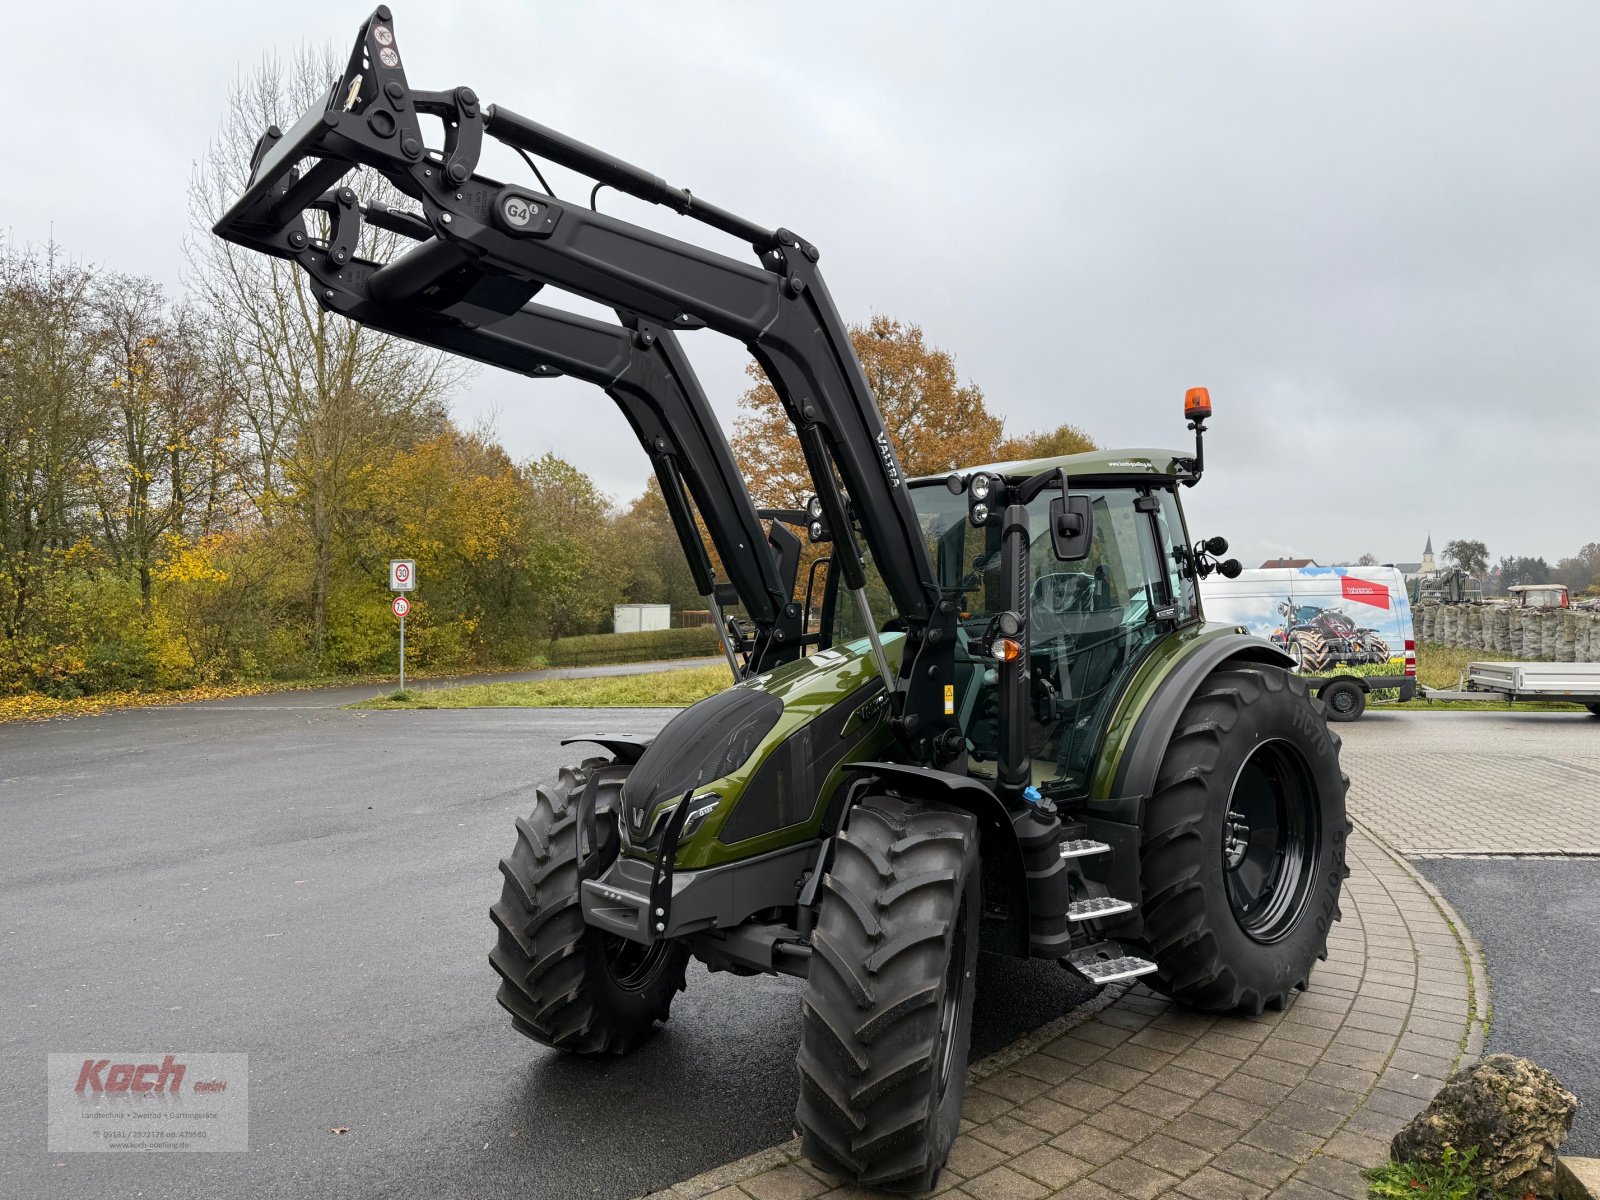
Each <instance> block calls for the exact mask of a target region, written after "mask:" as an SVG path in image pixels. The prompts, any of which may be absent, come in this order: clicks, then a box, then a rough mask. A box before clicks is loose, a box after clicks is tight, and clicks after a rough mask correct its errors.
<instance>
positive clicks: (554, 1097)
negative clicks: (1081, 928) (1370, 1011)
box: [0, 687, 1088, 1200]
mask: <svg viewBox="0 0 1600 1200" xmlns="http://www.w3.org/2000/svg"><path fill="white" fill-rule="evenodd" d="M383 690H384V689H383V688H381V687H367V688H359V689H339V690H337V691H331V692H322V693H288V694H283V695H277V696H256V697H245V698H241V699H238V700H227V701H217V702H211V703H206V704H195V705H185V706H181V707H174V708H161V709H144V710H133V711H125V712H118V713H109V714H106V715H103V716H99V717H85V718H79V719H75V720H68V721H54V722H43V723H28V724H11V725H5V726H0V830H3V838H0V968H3V969H0V1013H3V1015H4V1019H3V1021H0V1196H5V1197H7V1198H10V1197H35V1196H39V1197H44V1196H48V1197H80V1196H82V1197H90V1196H94V1197H99V1196H108V1195H144V1194H152V1195H154V1194H159V1195H161V1196H162V1197H164V1198H169V1200H183V1198H187V1197H202V1196H203V1197H208V1198H209V1197H284V1196H317V1197H325V1196H330V1195H338V1196H341V1197H363V1196H371V1197H379V1196H382V1197H386V1198H387V1197H407V1196H427V1197H469V1196H470V1197H484V1196H503V1195H512V1194H516V1195H520V1196H527V1197H589V1196H594V1197H616V1198H619V1200H625V1198H627V1197H632V1196H637V1195H640V1194H642V1193H645V1192H648V1191H651V1190H653V1189H656V1188H659V1187H663V1186H665V1185H667V1184H669V1183H672V1182H674V1181H676V1180H678V1179H681V1178H684V1177H686V1176H688V1175H692V1174H694V1173H696V1172H698V1171H702V1170H705V1169H708V1168H709V1167H712V1166H715V1165H717V1164H720V1163H722V1162H724V1161H727V1160H728V1159H731V1158H735V1157H738V1156H741V1155H744V1154H748V1153H750V1152H752V1151H755V1150H758V1149H761V1148H763V1147H765V1146H769V1145H772V1144H774V1143H776V1142H779V1141H782V1140H784V1139H785V1138H787V1137H788V1136H789V1134H790V1132H791V1120H792V1114H793V1109H794V1099H795V1088H796V1085H795V1081H794V1070H793V1059H794V1052H795V1048H796V1046H797V1044H798V1041H799V1020H800V1012H799V992H800V988H801V986H802V985H801V984H800V983H799V982H798V981H795V980H790V979H736V978H732V977H729V976H726V975H715V976H713V975H708V974H707V973H706V972H705V971H704V970H703V969H701V968H699V967H698V966H696V967H692V968H691V974H690V977H689V989H688V991H687V992H686V993H684V994H683V995H682V996H680V997H679V999H678V1001H677V1004H676V1006H675V1007H674V1010H673V1019H672V1021H671V1022H670V1024H669V1025H667V1026H666V1027H665V1028H664V1029H663V1030H662V1031H661V1032H660V1033H659V1034H658V1035H657V1036H656V1037H655V1038H653V1039H652V1040H651V1041H650V1042H649V1043H647V1044H646V1045H645V1046H644V1047H643V1048H642V1049H641V1050H640V1051H638V1052H637V1053H636V1054H635V1055H634V1056H632V1057H630V1058H628V1059H625V1060H607V1061H603V1062H600V1061H589V1060H577V1059H572V1058H568V1057H565V1056H562V1055H558V1054H555V1053H553V1052H551V1051H548V1050H546V1049H544V1048H542V1047H540V1046H537V1045H535V1044H534V1043H532V1042H530V1041H527V1040H526V1039H524V1038H522V1037H521V1036H520V1035H518V1034H516V1033H515V1032H513V1031H512V1030H511V1028H510V1026H509V1024H508V1022H507V1020H506V1019H505V1018H504V1015H503V1014H502V1012H501V1011H500V1009H499V1008H498V1006H497V1005H496V1004H495V1003H494V991H495V983H496V981H495V978H494V976H493V974H492V972H491V971H490V969H489V967H488V964H487V961H486V953H487V949H488V947H489V945H490V943H491V941H492V927H491V925H490V923H489V920H488V915H487V913H488V908H489V905H490V903H491V902H492V901H493V900H494V898H495V897H496V896H497V895H498V891H499V887H500V877H499V874H498V872H497V871H496V869H495V864H496V862H497V860H498V859H499V857H500V855H501V854H503V853H505V852H506V851H507V850H509V848H510V845H511V842H512V836H513V835H512V820H513V818H514V817H515V816H516V815H518V814H520V813H526V812H527V811H528V810H529V809H530V808H531V805H532V787H533V785H534V784H535V783H536V782H538V781H539V780H542V779H546V778H548V777H550V776H551V775H552V774H553V772H554V771H555V769H556V767H557V766H558V765H559V764H561V763H562V762H564V761H569V760H570V759H572V758H573V757H575V756H579V755H581V754H582V753H583V752H584V748H570V749H564V748H562V747H561V746H560V745H559V744H558V743H559V741H560V739H561V738H563V737H573V736H581V735H583V734H586V733H594V732H598V731H601V730H612V731H617V730H637V731H648V730H651V729H653V728H655V727H657V726H659V724H660V723H661V722H662V721H663V720H665V719H666V717H667V715H669V714H667V713H666V712H664V711H661V710H629V711H617V710H613V711H609V712H600V713H596V712H590V711H583V710H543V711H540V710H520V709H494V710H445V711H415V712H350V711H343V710H341V709H339V708H338V707H336V706H337V705H339V704H344V703H349V702H350V701H351V700H354V699H360V698H362V697H364V696H366V695H372V694H377V693H378V692H381V691H383ZM1087 996H1088V989H1087V988H1086V987H1085V986H1084V985H1082V984H1080V983H1077V982H1076V981H1075V980H1074V979H1073V978H1072V977H1070V976H1069V975H1068V974H1067V973H1066V972H1064V971H1062V970H1060V969H1059V968H1057V967H1054V966H1052V965H1049V964H1043V963H1016V962H1005V961H998V960H995V961H991V960H985V963H984V967H983V971H982V974H981V976H980V984H979V992H978V998H977V1013H976V1018H975V1029H974V1047H973V1052H974V1054H975V1055H981V1054H984V1053H987V1052H989V1051H992V1050H995V1049H997V1048H999V1047H1001V1046H1003V1045H1005V1044H1006V1043H1008V1042H1010V1041H1011V1040H1013V1039H1014V1038H1015V1037H1016V1036H1018V1035H1019V1034H1020V1033H1022V1032H1023V1031H1025V1030H1027V1029H1030V1028H1032V1027H1034V1026H1036V1025H1038V1024H1041V1023H1043V1022H1044V1021H1047V1020H1049V1019H1051V1018H1054V1017H1057V1016H1059V1015H1061V1014H1062V1013H1064V1012H1066V1011H1068V1010H1069V1009H1070V1008H1071V1007H1072V1006H1073V1005H1075V1004H1077V1003H1081V1002H1082V1001H1083V1000H1084V999H1086V998H1087ZM152 1049H156V1050H160V1051H168V1050H171V1051H178V1052H183V1051H188V1052H191V1053H198V1052H212V1053H246V1054H248V1055H249V1056H250V1059H249V1065H250V1110H251V1112H250V1152H249V1153H248V1154H206V1155H195V1156H185V1155H181V1154H152V1155H118V1154H68V1155H60V1154H58V1155H52V1154H50V1153H49V1152H48V1150H47V1143H46V1130H45V1117H44V1100H45V1095H44V1093H45V1087H44V1078H45V1059H46V1055H47V1054H49V1053H52V1052H60V1053H84V1054H88V1053H96V1054H102V1053H112V1052H114V1051H117V1050H126V1051H135V1052H137V1051H148V1050H152ZM334 1128H345V1129H348V1131H349V1132H348V1133H347V1134H343V1135H336V1134H334V1133H332V1132H331V1130H333V1129H334Z"/></svg>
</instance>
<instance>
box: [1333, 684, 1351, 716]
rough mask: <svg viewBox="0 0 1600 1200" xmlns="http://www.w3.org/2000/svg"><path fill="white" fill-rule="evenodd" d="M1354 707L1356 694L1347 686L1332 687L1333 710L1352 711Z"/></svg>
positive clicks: (1340, 711)
mask: <svg viewBox="0 0 1600 1200" xmlns="http://www.w3.org/2000/svg"><path fill="white" fill-rule="evenodd" d="M1355 707H1356V694H1355V693H1354V692H1353V691H1351V690H1350V689H1349V688H1334V689H1333V711H1334V712H1336V713H1348V712H1354V711H1355Z"/></svg>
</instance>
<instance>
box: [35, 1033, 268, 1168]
mask: <svg viewBox="0 0 1600 1200" xmlns="http://www.w3.org/2000/svg"><path fill="white" fill-rule="evenodd" d="M48 1077H49V1085H48V1086H49V1105H48V1107H49V1141H50V1147H49V1148H50V1151H51V1153H71V1152H74V1151H102V1150H112V1151H122V1152H133V1153H137V1152H140V1151H147V1152H148V1151H167V1150H170V1151H180V1152H184V1153H189V1154H194V1153H201V1152H213V1153H215V1152H218V1151H227V1150H247V1149H249V1136H248V1123H249V1116H250V1097H249V1056H248V1055H245V1054H176V1053H173V1054H169V1053H148V1052H146V1053H139V1054H127V1053H118V1054H52V1055H50V1060H49V1071H48Z"/></svg>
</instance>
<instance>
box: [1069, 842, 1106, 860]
mask: <svg viewBox="0 0 1600 1200" xmlns="http://www.w3.org/2000/svg"><path fill="white" fill-rule="evenodd" d="M1110 852H1111V847H1110V846H1108V845H1106V844H1105V843H1104V842H1097V841H1095V840H1094V839H1093V838H1073V839H1072V840H1071V841H1066V842H1062V843H1061V857H1062V858H1088V857H1089V856H1090V855H1091V854H1109V853H1110Z"/></svg>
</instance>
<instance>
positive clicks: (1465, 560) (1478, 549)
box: [1444, 538, 1489, 575]
mask: <svg viewBox="0 0 1600 1200" xmlns="http://www.w3.org/2000/svg"><path fill="white" fill-rule="evenodd" d="M1444 560H1445V562H1447V563H1451V564H1452V565H1454V566H1457V567H1459V568H1461V570H1463V571H1465V572H1466V573H1467V574H1468V575H1482V574H1483V573H1484V572H1485V571H1487V570H1488V569H1489V547H1488V546H1486V545H1484V544H1483V543H1482V542H1477V541H1469V540H1467V539H1464V538H1457V539H1456V540H1455V541H1453V542H1451V543H1449V544H1448V545H1447V546H1445V548H1444Z"/></svg>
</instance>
